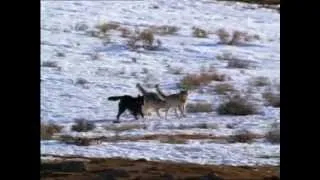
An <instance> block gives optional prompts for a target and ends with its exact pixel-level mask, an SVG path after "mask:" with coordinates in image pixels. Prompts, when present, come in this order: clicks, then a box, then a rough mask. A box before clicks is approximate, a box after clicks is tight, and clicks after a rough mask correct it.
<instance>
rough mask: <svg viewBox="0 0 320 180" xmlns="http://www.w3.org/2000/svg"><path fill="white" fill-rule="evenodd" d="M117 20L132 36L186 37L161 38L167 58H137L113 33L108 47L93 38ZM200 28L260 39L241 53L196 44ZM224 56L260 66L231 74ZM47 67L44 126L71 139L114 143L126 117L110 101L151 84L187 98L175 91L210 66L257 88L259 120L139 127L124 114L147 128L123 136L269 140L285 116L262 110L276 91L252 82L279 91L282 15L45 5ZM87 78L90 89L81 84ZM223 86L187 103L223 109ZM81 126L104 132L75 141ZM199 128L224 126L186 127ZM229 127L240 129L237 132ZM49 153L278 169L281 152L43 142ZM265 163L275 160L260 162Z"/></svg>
mask: <svg viewBox="0 0 320 180" xmlns="http://www.w3.org/2000/svg"><path fill="white" fill-rule="evenodd" d="M248 7H250V8H248ZM110 21H113V22H118V23H119V24H120V26H121V27H125V28H128V29H131V30H134V29H135V28H140V29H145V28H148V27H151V26H161V25H170V26H176V27H178V28H179V31H178V32H177V33H176V34H172V35H155V38H156V39H159V40H160V41H161V42H162V46H161V48H160V49H159V50H155V51H148V50H142V51H139V52H137V51H130V50H129V49H128V47H127V45H126V41H127V39H126V38H123V37H121V35H120V32H119V31H116V30H112V31H110V32H109V38H110V42H108V43H104V41H103V40H102V39H101V38H97V37H93V36H92V35H90V34H89V32H90V31H92V30H94V29H95V26H96V25H99V24H102V23H105V22H110ZM192 27H199V28H202V29H205V30H207V31H208V32H216V31H217V30H218V29H221V28H224V29H225V30H227V31H229V32H231V31H235V30H238V31H243V32H247V33H248V34H253V35H257V36H258V37H259V38H257V39H255V40H254V41H250V42H246V43H243V44H240V45H232V46H230V45H223V44H219V38H218V36H217V35H216V34H214V33H209V35H208V37H207V38H197V37H193V36H192V31H193V29H192ZM224 54H232V55H233V56H234V57H237V58H240V59H245V60H249V61H252V62H254V66H253V67H250V68H245V69H239V68H230V67H227V61H225V60H221V59H220V58H218V57H219V56H223V55H224ZM133 59H135V60H136V62H135V61H133ZM41 62H42V63H48V62H54V63H56V64H54V63H53V65H51V66H52V67H48V66H50V65H46V66H45V65H43V66H42V67H41V121H42V122H49V121H50V122H54V123H56V124H60V125H63V126H64V127H65V128H64V129H63V131H62V133H64V134H71V135H75V136H113V133H111V132H110V131H108V130H106V129H104V128H102V127H104V126H108V125H111V124H112V120H114V119H115V116H116V114H117V110H118V109H117V108H118V105H117V103H116V102H112V101H108V100H107V98H108V96H113V95H123V94H130V95H133V96H135V95H137V94H138V93H139V92H138V90H137V88H136V86H135V85H136V83H142V84H144V83H146V82H147V83H152V84H160V87H161V88H162V89H163V91H165V92H167V93H175V92H178V89H177V86H176V84H177V83H179V82H180V81H181V79H182V78H183V77H184V76H185V75H186V74H187V73H198V72H201V71H203V69H204V68H210V67H214V68H215V69H216V70H217V71H218V72H219V73H221V74H225V75H227V76H228V77H230V78H229V79H228V80H227V81H226V83H229V84H232V85H233V86H234V87H235V88H236V89H237V90H239V91H240V92H243V93H244V92H248V91H249V89H250V95H251V96H252V97H253V99H254V100H255V101H256V102H255V103H256V104H257V107H258V109H259V110H258V111H259V113H258V114H256V115H248V116H231V115H228V116H222V115H219V114H218V113H217V112H216V111H213V112H209V113H188V114H187V117H186V118H183V119H178V118H176V117H175V116H174V113H173V112H170V113H169V114H170V115H169V118H168V120H164V119H161V118H158V117H157V116H156V115H153V116H152V117H149V118H148V119H147V120H138V122H137V121H135V120H133V118H132V116H130V115H123V116H122V117H121V121H122V123H129V124H130V123H142V124H144V125H145V126H146V128H144V129H134V130H128V131H125V132H122V135H130V136H138V135H139V136H141V135H145V134H171V133H172V134H174V133H178V134H179V133H180V134H194V133H196V134H214V135H216V136H228V135H232V134H233V133H234V132H235V131H237V130H241V129H246V130H250V131H251V132H253V133H256V134H261V135H263V134H265V133H266V132H267V131H268V130H269V129H270V127H271V125H272V124H274V123H279V122H280V108H275V107H272V106H267V105H265V104H264V103H263V98H262V93H263V92H265V90H266V88H268V87H255V86H252V85H251V84H250V83H249V82H250V80H252V79H253V78H254V77H259V76H263V77H268V78H269V79H270V81H272V82H274V83H275V84H277V83H278V84H279V83H280V14H279V13H278V12H277V11H275V10H272V9H265V8H257V6H256V5H248V4H243V3H234V2H221V1H219V2H217V1H213V0H211V1H200V0H197V1H195V0H182V1H175V0H165V1H164V0H152V1H41ZM173 71H179V72H178V73H173ZM79 79H84V80H85V81H87V82H86V83H85V84H84V85H83V84H79V83H77V82H79ZM219 83H220V82H215V81H212V82H211V83H210V84H209V85H208V86H204V87H202V89H201V90H193V91H191V93H190V95H189V98H188V103H193V102H198V101H205V102H207V103H210V104H212V106H213V107H214V109H216V107H218V106H219V104H220V103H221V102H223V100H224V96H221V95H218V94H216V93H214V92H212V91H210V88H212V87H213V86H214V85H216V84H219ZM148 89H150V90H154V89H153V88H148ZM75 118H85V119H87V120H89V121H95V122H96V124H97V129H96V130H94V131H93V132H88V133H75V132H71V131H70V125H71V124H72V123H73V120H74V119H75ZM196 123H210V124H214V126H215V127H214V128H207V129H203V128H202V129H199V128H192V127H191V128H184V129H181V128H180V129H179V126H181V125H190V126H192V124H196ZM230 124H232V125H234V127H233V128H228V125H230ZM175 127H177V128H175ZM41 153H42V154H57V155H83V156H90V157H91V156H98V157H114V156H121V157H129V158H142V157H145V158H146V159H152V160H172V161H179V162H184V161H186V162H195V163H201V164H234V165H239V164H249V165H252V164H278V163H279V156H280V155H279V153H280V145H279V144H278V145H274V144H270V143H268V142H265V141H257V142H253V143H251V144H247V143H232V144H219V143H213V142H208V143H200V142H199V141H191V142H188V143H187V144H178V145H177V144H165V143H159V142H157V141H147V142H140V141H139V142H119V143H109V142H108V143H107V142H104V143H102V144H99V145H92V146H88V147H79V146H75V145H66V144H63V143H60V142H56V141H42V142H41ZM266 156H270V158H261V157H266ZM272 157H275V158H272Z"/></svg>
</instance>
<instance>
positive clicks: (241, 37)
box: [216, 29, 260, 45]
mask: <svg viewBox="0 0 320 180" xmlns="http://www.w3.org/2000/svg"><path fill="white" fill-rule="evenodd" d="M216 34H217V36H218V37H219V39H220V43H221V44H227V45H239V44H241V43H242V42H250V41H253V40H255V39H260V37H259V36H258V35H249V34H248V33H246V32H241V31H233V32H232V34H231V35H230V33H229V32H228V31H226V30H225V29H219V30H217V32H216Z"/></svg>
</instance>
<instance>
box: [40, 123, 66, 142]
mask: <svg viewBox="0 0 320 180" xmlns="http://www.w3.org/2000/svg"><path fill="white" fill-rule="evenodd" d="M40 128H41V129H40V135H41V136H40V137H41V140H49V139H51V138H52V136H53V135H54V134H55V133H59V132H61V129H62V126H58V125H56V124H52V123H49V124H44V123H41V127H40Z"/></svg>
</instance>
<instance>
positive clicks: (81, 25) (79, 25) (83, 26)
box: [74, 22, 89, 31]
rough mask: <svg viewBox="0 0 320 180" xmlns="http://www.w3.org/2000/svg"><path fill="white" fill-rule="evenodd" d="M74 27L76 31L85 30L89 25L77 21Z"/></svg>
mask: <svg viewBox="0 0 320 180" xmlns="http://www.w3.org/2000/svg"><path fill="white" fill-rule="evenodd" d="M74 29H75V30H76V31H86V30H87V29H89V26H88V25H86V24H85V23H83V22H81V23H77V24H76V25H75V27H74Z"/></svg>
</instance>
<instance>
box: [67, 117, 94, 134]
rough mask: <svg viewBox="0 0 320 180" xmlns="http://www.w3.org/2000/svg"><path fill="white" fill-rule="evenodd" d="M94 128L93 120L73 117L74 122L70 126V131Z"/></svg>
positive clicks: (86, 130)
mask: <svg viewBox="0 0 320 180" xmlns="http://www.w3.org/2000/svg"><path fill="white" fill-rule="evenodd" d="M94 128H96V126H95V124H94V123H93V122H89V121H87V120H86V119H75V124H74V125H73V126H72V127H71V130H72V131H77V132H88V131H91V130H93V129H94Z"/></svg>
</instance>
